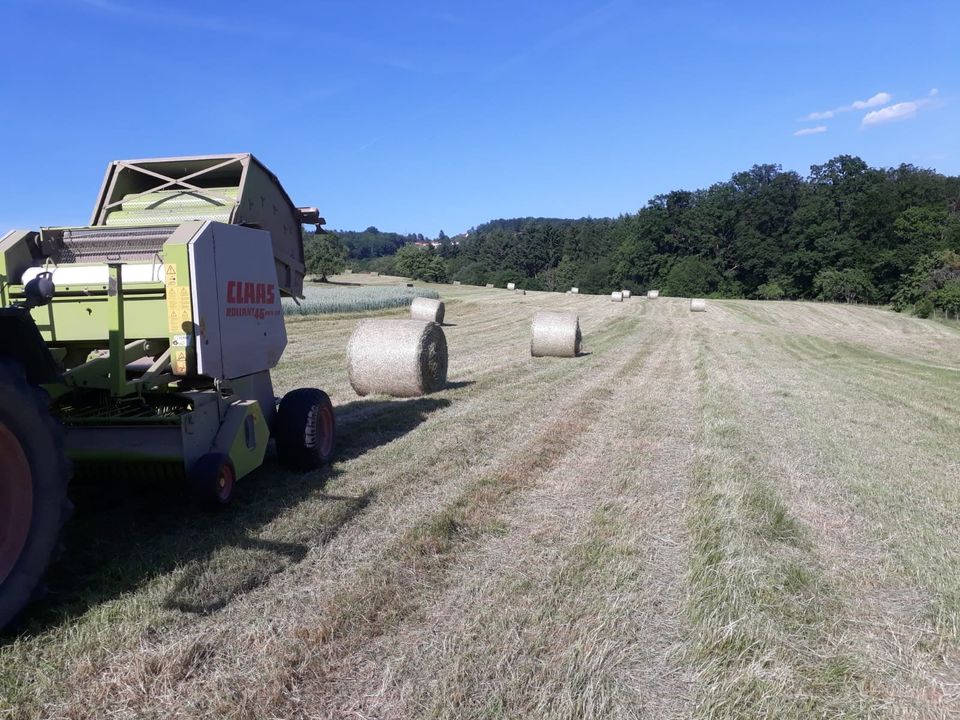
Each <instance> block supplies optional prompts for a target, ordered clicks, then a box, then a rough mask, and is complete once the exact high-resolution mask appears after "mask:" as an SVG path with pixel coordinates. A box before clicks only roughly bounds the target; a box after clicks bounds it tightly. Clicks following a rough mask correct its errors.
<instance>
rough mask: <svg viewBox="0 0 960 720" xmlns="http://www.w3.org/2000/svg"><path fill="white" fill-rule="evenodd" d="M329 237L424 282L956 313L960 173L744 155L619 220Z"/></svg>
mask: <svg viewBox="0 0 960 720" xmlns="http://www.w3.org/2000/svg"><path fill="white" fill-rule="evenodd" d="M371 231H375V232H371ZM336 236H339V237H341V238H342V241H343V243H344V244H345V245H346V246H347V248H348V249H349V258H348V259H347V262H349V263H350V264H351V265H353V266H354V267H355V268H357V269H375V270H380V271H384V272H398V273H400V274H404V275H408V276H411V277H415V278H419V279H423V280H433V281H452V280H459V281H461V282H463V283H467V284H478V285H482V284H485V283H494V284H496V285H498V286H500V285H504V284H505V283H507V282H516V283H517V285H518V286H519V287H524V288H527V289H541V290H566V289H567V288H569V287H571V286H577V287H579V288H580V289H581V292H588V293H605V292H609V291H610V290H613V289H619V288H629V289H631V290H634V291H637V292H640V291H643V290H646V289H647V288H653V287H656V288H659V289H660V290H661V292H662V293H663V294H664V295H676V296H709V297H731V298H732V297H746V298H762V299H780V298H790V299H824V300H839V301H846V302H877V303H893V304H894V306H895V307H897V308H898V309H902V308H904V307H908V306H909V307H916V308H917V309H918V311H919V312H920V314H923V313H924V312H927V313H928V312H929V311H931V310H934V309H939V310H942V311H943V312H946V313H948V314H952V315H956V314H957V313H960V255H958V254H957V253H958V252H960V177H952V176H945V175H942V174H939V173H937V172H935V171H932V170H926V169H922V168H918V167H915V166H913V165H900V166H899V167H896V168H872V167H870V166H868V165H867V163H866V162H864V161H863V160H862V159H860V158H858V157H852V156H848V155H842V156H839V157H836V158H833V159H831V160H829V161H827V162H826V163H824V164H822V165H814V166H812V167H811V169H810V174H809V175H808V176H807V177H803V176H801V175H799V174H798V173H796V172H793V171H784V170H783V169H782V168H781V167H780V166H779V165H755V166H753V167H752V168H750V169H749V170H745V171H743V172H738V173H735V174H734V175H733V176H732V177H731V178H730V179H729V180H727V181H725V182H718V183H716V184H714V185H712V186H711V187H709V188H707V189H703V190H693V191H690V190H675V191H673V192H669V193H666V194H663V195H657V196H656V197H654V198H653V199H651V200H650V201H649V202H648V203H647V204H646V205H645V206H644V207H643V208H641V209H640V210H639V211H638V212H636V213H633V214H625V215H621V216H620V217H618V218H598V219H595V218H582V219H579V220H568V219H555V218H516V219H505V220H494V221H491V222H488V223H485V224H483V225H480V226H478V227H476V228H473V229H471V230H470V231H469V232H468V233H466V234H465V235H464V236H459V237H457V238H454V239H452V240H451V239H450V238H448V237H446V236H445V235H444V234H443V233H441V234H440V237H439V238H438V241H439V242H437V243H435V245H436V246H435V247H434V246H430V245H429V244H427V246H424V245H415V244H413V243H414V242H417V241H419V242H421V243H424V242H425V240H424V239H423V237H422V236H412V235H407V236H400V235H394V234H387V233H379V231H376V228H369V229H368V230H367V231H365V233H339V234H336ZM336 236H335V237H331V238H330V239H331V240H335V238H336Z"/></svg>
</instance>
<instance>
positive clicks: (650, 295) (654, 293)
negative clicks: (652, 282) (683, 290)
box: [647, 290, 660, 300]
mask: <svg viewBox="0 0 960 720" xmlns="http://www.w3.org/2000/svg"><path fill="white" fill-rule="evenodd" d="M647 297H648V298H650V299H651V300H655V299H656V298H658V297H660V291H659V290H647Z"/></svg>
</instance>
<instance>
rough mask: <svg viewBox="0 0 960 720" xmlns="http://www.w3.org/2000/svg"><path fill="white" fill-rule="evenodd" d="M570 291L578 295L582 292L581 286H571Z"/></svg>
mask: <svg viewBox="0 0 960 720" xmlns="http://www.w3.org/2000/svg"><path fill="white" fill-rule="evenodd" d="M570 292H571V293H573V294H574V295H577V294H578V293H579V292H580V288H575V287H572V288H570Z"/></svg>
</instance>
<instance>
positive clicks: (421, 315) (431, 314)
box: [410, 297, 446, 325]
mask: <svg viewBox="0 0 960 720" xmlns="http://www.w3.org/2000/svg"><path fill="white" fill-rule="evenodd" d="M445 311H446V308H445V307H444V304H443V301H441V300H434V299H433V298H425V297H417V298H414V299H413V302H412V303H411V304H410V317H411V318H413V319H414V320H429V321H430V322H435V323H439V324H441V325H443V314H444V312H445Z"/></svg>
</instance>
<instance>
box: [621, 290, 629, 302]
mask: <svg viewBox="0 0 960 720" xmlns="http://www.w3.org/2000/svg"><path fill="white" fill-rule="evenodd" d="M620 292H622V293H623V299H624V300H626V299H627V298H629V297H630V294H631V293H630V291H629V290H621V291H620Z"/></svg>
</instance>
